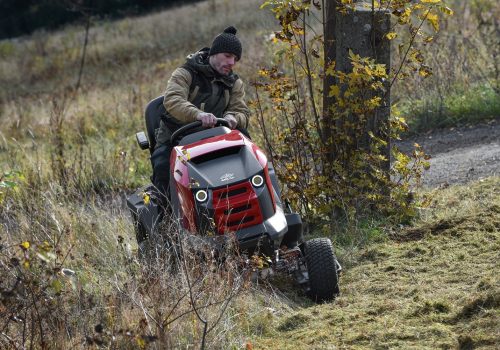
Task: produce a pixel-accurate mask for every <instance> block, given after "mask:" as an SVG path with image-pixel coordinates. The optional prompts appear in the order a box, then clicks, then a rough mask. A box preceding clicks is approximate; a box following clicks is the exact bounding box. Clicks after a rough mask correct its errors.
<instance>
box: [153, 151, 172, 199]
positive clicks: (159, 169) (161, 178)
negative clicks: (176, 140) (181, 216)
mask: <svg viewBox="0 0 500 350" xmlns="http://www.w3.org/2000/svg"><path fill="white" fill-rule="evenodd" d="M172 149H173V147H172V145H171V144H170V143H163V144H159V145H158V146H157V147H156V149H155V150H154V152H153V154H152V155H151V165H152V166H153V176H152V180H153V185H154V186H155V187H156V190H157V193H156V195H157V197H158V200H159V203H160V205H161V206H162V207H163V208H166V207H167V205H168V203H169V200H170V193H169V182H170V153H172Z"/></svg>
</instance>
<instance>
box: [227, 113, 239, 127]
mask: <svg viewBox="0 0 500 350" xmlns="http://www.w3.org/2000/svg"><path fill="white" fill-rule="evenodd" d="M224 119H225V120H227V122H228V123H229V127H230V128H231V129H234V128H236V126H237V125H238V121H237V120H236V118H235V117H234V115H232V114H226V115H225V116H224Z"/></svg>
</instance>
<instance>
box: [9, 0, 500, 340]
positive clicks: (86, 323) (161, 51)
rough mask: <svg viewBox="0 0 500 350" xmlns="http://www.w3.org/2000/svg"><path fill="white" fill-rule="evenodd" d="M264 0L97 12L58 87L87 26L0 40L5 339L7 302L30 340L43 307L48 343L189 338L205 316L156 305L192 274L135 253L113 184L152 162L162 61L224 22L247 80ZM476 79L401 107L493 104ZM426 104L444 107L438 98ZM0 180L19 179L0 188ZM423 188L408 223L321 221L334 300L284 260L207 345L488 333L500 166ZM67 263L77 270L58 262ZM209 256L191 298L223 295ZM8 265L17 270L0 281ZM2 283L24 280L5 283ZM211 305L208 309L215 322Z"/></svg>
mask: <svg viewBox="0 0 500 350" xmlns="http://www.w3.org/2000/svg"><path fill="white" fill-rule="evenodd" d="M260 3H261V2H260V1H257V0H253V1H246V0H240V1H226V0H220V1H216V4H217V7H218V9H219V11H220V14H221V18H223V21H222V20H221V22H219V21H217V22H214V21H211V20H208V19H211V18H212V17H211V16H210V13H211V12H210V6H211V2H205V3H200V4H197V5H190V6H185V7H180V8H177V9H173V10H171V11H166V12H161V13H157V14H153V15H150V16H145V17H139V18H135V19H124V20H120V21H115V22H102V23H97V24H95V26H94V27H93V28H92V30H91V37H90V39H91V40H90V44H89V48H88V50H89V51H88V57H87V58H88V60H87V65H86V67H85V75H84V79H83V85H82V88H81V90H79V92H78V94H77V95H71V94H69V93H68V92H67V90H68V88H69V87H70V86H72V85H73V84H74V82H75V81H76V76H77V67H78V62H79V57H80V56H79V53H80V51H79V50H80V49H81V45H82V41H83V30H82V28H80V27H75V26H70V27H68V28H66V29H65V30H64V31H59V32H55V33H37V34H36V35H33V36H30V37H25V38H21V39H19V40H15V41H2V42H0V57H1V62H0V83H1V90H0V99H1V101H0V102H1V103H0V120H1V121H2V123H1V126H0V164H1V172H0V174H6V173H9V172H10V171H11V170H14V171H19V173H17V172H16V173H13V174H12V175H11V177H9V178H4V177H2V180H1V181H2V183H5V184H7V186H6V187H0V218H1V224H2V226H1V228H0V262H1V263H0V269H1V270H0V271H1V276H2V278H0V289H1V292H2V293H1V294H0V297H1V303H0V324H1V325H4V324H6V323H7V320H11V321H9V322H10V323H9V326H8V328H5V329H4V328H2V329H1V331H0V348H9V347H11V348H14V346H12V345H11V343H9V339H8V338H7V337H5V336H4V334H6V335H8V336H9V337H11V338H12V339H15V344H17V345H19V344H21V340H22V337H23V334H24V333H25V331H23V322H22V321H21V322H19V321H15V322H14V321H12V317H13V316H16V317H17V319H18V320H19V319H20V318H19V317H22V318H24V319H29V320H35V322H34V323H33V324H32V323H29V324H28V325H27V327H28V328H29V330H32V331H33V334H35V343H36V344H39V343H38V341H39V340H40V339H42V337H41V335H40V334H39V333H37V332H38V330H39V328H40V327H38V326H39V325H38V324H37V322H36V321H37V320H40V319H41V320H43V322H42V323H41V326H42V327H43V329H44V337H45V339H46V340H47V341H48V342H50V344H49V345H50V346H52V348H61V349H64V348H75V347H76V348H78V347H84V344H85V342H87V343H88V342H90V341H93V342H94V345H93V346H94V347H97V346H98V345H96V344H95V342H99V341H102V342H104V343H103V344H104V345H102V347H104V348H112V347H113V346H114V347H115V348H123V349H136V348H140V347H141V346H143V345H144V344H143V342H144V339H143V338H141V337H142V336H145V335H151V334H153V335H157V336H159V339H156V340H155V342H153V343H152V344H153V345H154V344H156V345H157V346H158V348H163V347H167V348H188V347H191V348H192V347H193V346H195V347H198V346H199V343H200V335H201V330H202V325H201V324H200V322H199V321H197V319H196V317H194V315H193V313H188V314H186V315H185V316H183V317H181V318H180V319H179V320H178V321H177V322H174V323H172V324H171V326H170V328H169V329H168V330H167V331H165V332H163V333H162V332H160V331H159V329H158V327H157V325H156V324H155V322H154V320H156V319H160V318H162V317H163V318H165V317H166V316H167V314H168V312H169V310H171V309H172V308H174V307H177V306H175V303H176V302H177V301H178V300H179V299H182V301H181V302H180V303H179V304H178V307H179V308H178V309H176V311H175V312H176V315H178V314H181V313H182V312H184V311H185V310H189V308H190V307H191V306H190V302H189V301H188V300H187V299H186V298H185V297H183V295H185V293H186V290H187V289H186V282H185V279H182V278H180V277H179V276H178V275H175V274H171V273H170V272H171V271H165V270H162V269H161V268H159V267H158V266H157V267H156V269H154V270H153V271H145V269H143V268H142V267H141V265H140V264H139V262H138V261H137V259H136V248H137V247H136V244H135V237H134V230H133V227H132V225H131V220H130V217H129V213H128V211H127V209H126V208H125V207H124V206H123V197H124V196H125V194H126V193H129V192H130V190H131V189H132V188H135V187H137V186H139V185H141V184H144V183H146V182H147V181H148V177H149V175H150V171H151V170H150V164H149V159H148V153H147V152H141V151H139V149H138V147H137V146H136V144H135V141H134V136H133V135H134V133H135V132H136V131H137V130H139V129H142V128H143V125H144V121H143V116H142V114H143V109H144V107H145V105H146V103H147V102H148V101H149V100H150V99H152V98H154V97H156V96H158V95H159V94H161V93H162V91H163V89H164V87H165V84H166V81H167V79H168V77H169V74H170V72H171V71H172V70H173V69H174V68H175V67H176V66H178V65H179V64H180V63H181V62H182V61H183V58H184V57H185V55H186V54H187V53H189V52H191V51H193V50H196V49H198V48H199V47H201V46H203V45H205V44H207V43H208V42H209V41H210V40H211V39H212V37H213V35H214V34H215V33H218V32H219V31H220V30H222V28H221V26H222V27H224V25H223V24H221V23H222V22H224V21H226V22H228V24H235V25H236V26H237V27H238V29H239V33H240V34H241V38H242V41H243V44H244V54H243V59H242V62H240V64H239V69H238V73H239V74H240V75H241V76H242V77H243V78H245V80H246V81H250V80H251V79H252V78H254V77H256V74H257V73H256V72H257V71H258V69H259V68H260V66H263V65H269V62H270V61H271V59H270V57H269V55H268V54H269V51H268V50H269V47H268V46H267V44H266V40H265V39H264V36H267V35H269V34H270V33H271V32H272V30H273V29H274V28H275V26H276V23H275V22H274V19H273V18H272V16H271V15H270V14H269V13H267V12H262V11H259V10H258V5H259V4H260ZM263 14H264V15H263ZM229 22H231V23H229ZM192 23H196V24H194V25H193V24H192ZM179 27H180V28H183V29H186V28H188V29H186V30H182V31H179V30H178V28H179ZM450 32H451V33H455V31H453V29H452V28H451V29H450ZM436 50H437V49H436ZM437 53H439V52H437ZM437 53H436V55H437ZM441 54H442V52H441ZM452 67H454V66H452ZM436 75H437V76H438V77H439V78H443V77H446V74H441V73H439V72H436ZM474 86H475V87H474V88H473V89H472V90H470V91H469V90H465V92H464V91H462V92H460V91H458V92H456V93H453V94H454V95H453V98H452V97H451V95H450V97H445V99H444V101H446V104H445V106H446V110H445V111H446V113H448V114H443V115H444V116H445V117H443V118H441V117H435V118H434V117H433V118H434V122H431V121H430V119H429V120H426V119H425V118H430V117H429V116H428V115H427V114H428V113H427V112H425V111H427V110H426V109H425V108H427V107H425V105H424V102H421V103H422V104H419V103H420V102H418V103H416V102H415V103H410V104H409V107H408V108H409V109H408V110H413V111H414V114H415V115H416V116H419V118H420V119H421V120H422V122H421V123H420V124H421V125H425V124H429V125H435V126H436V127H438V126H439V127H441V126H445V125H444V124H439V122H443V123H445V122H446V123H450V124H446V125H452V124H453V123H468V122H469V121H466V120H465V119H466V118H469V119H471V118H472V117H475V118H483V117H484V118H489V117H498V113H497V112H498V108H499V107H498V98H496V99H495V95H493V94H492V93H491V90H488V89H487V88H485V87H484V86H483V85H481V84H476V85H474ZM249 90H251V89H249ZM424 100H425V99H422V101H424ZM433 103H434V104H433ZM61 104H64V105H65V108H64V109H61ZM428 104H429V106H431V107H432V106H434V107H432V108H430V107H429V108H430V110H434V111H436V110H437V109H436V107H435V106H437V105H436V102H432V101H431V100H429V102H428ZM411 108H414V109H411ZM433 108H434V109H433ZM423 111H424V112H425V113H424V112H423ZM486 111H487V112H486ZM419 113H420V114H419ZM446 115H448V116H449V117H446ZM464 116H467V117H464ZM464 118H465V119H464ZM420 119H418V120H420ZM442 119H444V121H443V120H442ZM448 119H449V120H448ZM418 120H416V121H415V123H418ZM477 120H479V119H477ZM58 121H62V124H61V126H62V127H61V128H60V129H58V128H57V127H56V126H57V124H58ZM254 121H255V118H254ZM410 123H413V122H412V121H411V120H410ZM432 123H436V124H432ZM415 125H417V124H415ZM58 152H59V153H58ZM58 155H62V156H63V157H62V158H58ZM5 181H14V182H16V183H17V187H15V188H8V187H9V186H10V185H9V184H10V183H7V182H5ZM431 197H432V198H433V203H432V204H431V207H430V208H425V209H421V215H420V219H419V220H418V221H417V222H415V223H414V225H412V226H410V227H406V228H399V227H396V228H394V227H392V228H391V227H387V226H388V225H386V224H385V223H384V220H383V219H377V220H372V219H370V220H368V219H367V220H364V221H363V220H360V221H357V222H350V223H348V224H346V225H344V226H339V227H338V230H337V231H336V232H335V233H330V236H331V238H332V239H333V240H334V242H335V245H336V248H337V253H338V256H339V258H340V259H341V262H342V264H343V265H344V267H345V268H346V269H345V273H344V275H343V277H342V279H341V288H342V295H341V297H340V298H338V299H337V300H336V301H335V302H332V303H329V304H324V305H315V304H314V303H312V302H311V301H310V300H308V299H307V298H306V297H305V296H304V295H303V294H301V293H299V292H297V288H296V287H295V286H293V283H292V282H291V281H290V279H289V278H284V277H280V276H276V277H275V278H273V279H272V280H270V281H259V282H258V283H250V282H249V281H246V282H245V284H244V285H243V287H241V289H239V293H238V295H237V296H235V297H234V299H233V301H232V302H231V303H230V304H229V305H228V308H227V310H226V312H225V313H224V315H223V317H222V318H221V320H220V323H219V324H217V327H216V328H215V329H214V331H213V332H212V333H211V334H210V336H209V339H208V340H209V344H210V346H211V347H212V348H219V347H222V348H231V349H239V348H242V347H244V346H245V344H246V343H251V344H253V346H254V349H260V348H268V349H286V348H290V349H314V348H317V349H328V348H329V347H334V346H335V347H337V348H370V349H371V348H418V349H420V348H436V347H442V348H457V347H462V348H468V347H469V348H470V347H474V346H476V347H479V346H484V347H485V348H488V347H494V344H495V342H496V343H498V342H499V339H498V331H497V329H498V324H499V322H498V321H499V320H498V317H499V315H498V287H499V286H498V283H499V282H498V278H497V276H496V275H495V272H496V270H498V266H495V264H496V265H498V264H497V263H496V262H497V261H498V249H499V247H498V244H499V243H498V241H499V237H498V232H499V231H500V228H499V226H498V221H499V218H498V207H499V205H500V204H499V203H498V198H500V196H499V179H498V178H492V179H489V180H486V181H483V182H478V183H475V184H474V185H472V186H467V187H450V188H448V189H445V190H436V191H435V192H433V193H431ZM24 241H29V242H30V244H31V248H29V250H28V251H25V250H24V249H23V248H22V247H21V246H20V244H21V243H22V242H24ZM44 242H47V243H48V244H49V245H50V246H51V248H47V246H46V245H45V243H44ZM44 247H45V248H44ZM44 249H48V250H49V252H51V254H53V255H48V253H47V252H46V251H45V250H44ZM39 254H40V255H39ZM26 262H27V263H29V264H30V265H26V266H25V265H23V264H24V263H26ZM19 263H20V264H21V265H18V264H19ZM61 267H64V268H69V269H72V270H74V271H75V274H76V275H75V276H76V277H68V276H63V275H62V274H61V272H60V268H61ZM203 268H205V267H204V266H201V267H199V271H204V272H206V276H209V277H210V278H208V279H206V281H207V282H204V283H206V284H201V285H200V286H201V287H203V288H205V289H203V290H201V291H200V294H199V297H200V302H201V301H203V302H205V301H207V300H211V298H213V297H214V295H216V296H217V297H224V295H226V296H227V292H228V289H226V288H227V287H230V286H229V285H228V283H227V281H228V275H226V274H224V273H225V272H227V271H222V270H217V269H215V270H214V271H215V272H214V271H209V272H208V271H206V270H203ZM195 270H196V269H195ZM233 272H234V271H233ZM193 273H194V274H196V273H197V271H194V272H193ZM17 276H21V277H22V278H23V279H22V281H23V284H22V287H23V288H21V287H19V288H17V289H16V290H13V291H11V289H12V287H13V286H14V285H15V283H16V277H17ZM231 276H233V277H234V276H236V275H234V274H233V275H230V277H231ZM222 287H224V288H222ZM30 288H32V289H31V290H30ZM9 291H11V292H15V293H18V294H15V295H16V296H17V298H15V300H14V299H11V294H9ZM213 292H216V294H213ZM23 293H24V294H23ZM183 293H184V294H183ZM217 293H218V294H217ZM158 296H161V298H159V297H158ZM31 297H33V298H31ZM33 300H35V302H34V301H33ZM16 303H17V304H16ZM14 306H15V307H14ZM17 306H19V308H18V307H17ZM35 306H36V307H35ZM36 310H38V311H36ZM220 310H221V309H220V308H218V307H213V308H208V309H207V310H206V312H204V315H205V316H206V317H207V318H208V320H209V322H210V323H209V324H214V323H215V321H216V320H217V317H218V315H219V312H220ZM37 312H42V316H43V317H41V316H40V315H37ZM98 325H100V326H101V327H103V329H104V332H98V331H99V330H100V329H101V327H96V326H98ZM127 332H128V333H127ZM113 336H114V337H115V339H116V343H112V342H111V339H112V337H113ZM86 338H87V340H86ZM27 343H28V346H27V347H29V340H28V342H27ZM17 347H18V348H20V347H21V346H20V345H19V346H17ZM145 347H147V344H146V346H145Z"/></svg>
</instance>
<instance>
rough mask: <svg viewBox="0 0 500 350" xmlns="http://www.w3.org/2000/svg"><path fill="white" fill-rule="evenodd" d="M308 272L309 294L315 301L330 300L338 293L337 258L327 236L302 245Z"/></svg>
mask: <svg viewBox="0 0 500 350" xmlns="http://www.w3.org/2000/svg"><path fill="white" fill-rule="evenodd" d="M304 252H305V259H306V265H307V272H308V274H309V287H310V288H309V296H310V297H311V299H313V300H314V301H317V302H322V301H328V300H332V299H333V298H335V296H337V295H338V294H339V276H338V272H337V267H338V266H339V265H338V263H337V258H336V257H335V254H334V252H333V246H332V242H331V241H330V240H329V239H328V238H314V239H311V240H310V241H307V242H306V243H305V247H304Z"/></svg>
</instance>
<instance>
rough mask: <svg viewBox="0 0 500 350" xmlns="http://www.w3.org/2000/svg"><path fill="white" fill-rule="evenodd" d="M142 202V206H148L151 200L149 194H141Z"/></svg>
mask: <svg viewBox="0 0 500 350" xmlns="http://www.w3.org/2000/svg"><path fill="white" fill-rule="evenodd" d="M142 200H143V201H144V204H145V205H149V202H150V200H151V197H150V196H149V194H148V193H146V192H144V193H143V194H142Z"/></svg>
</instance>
